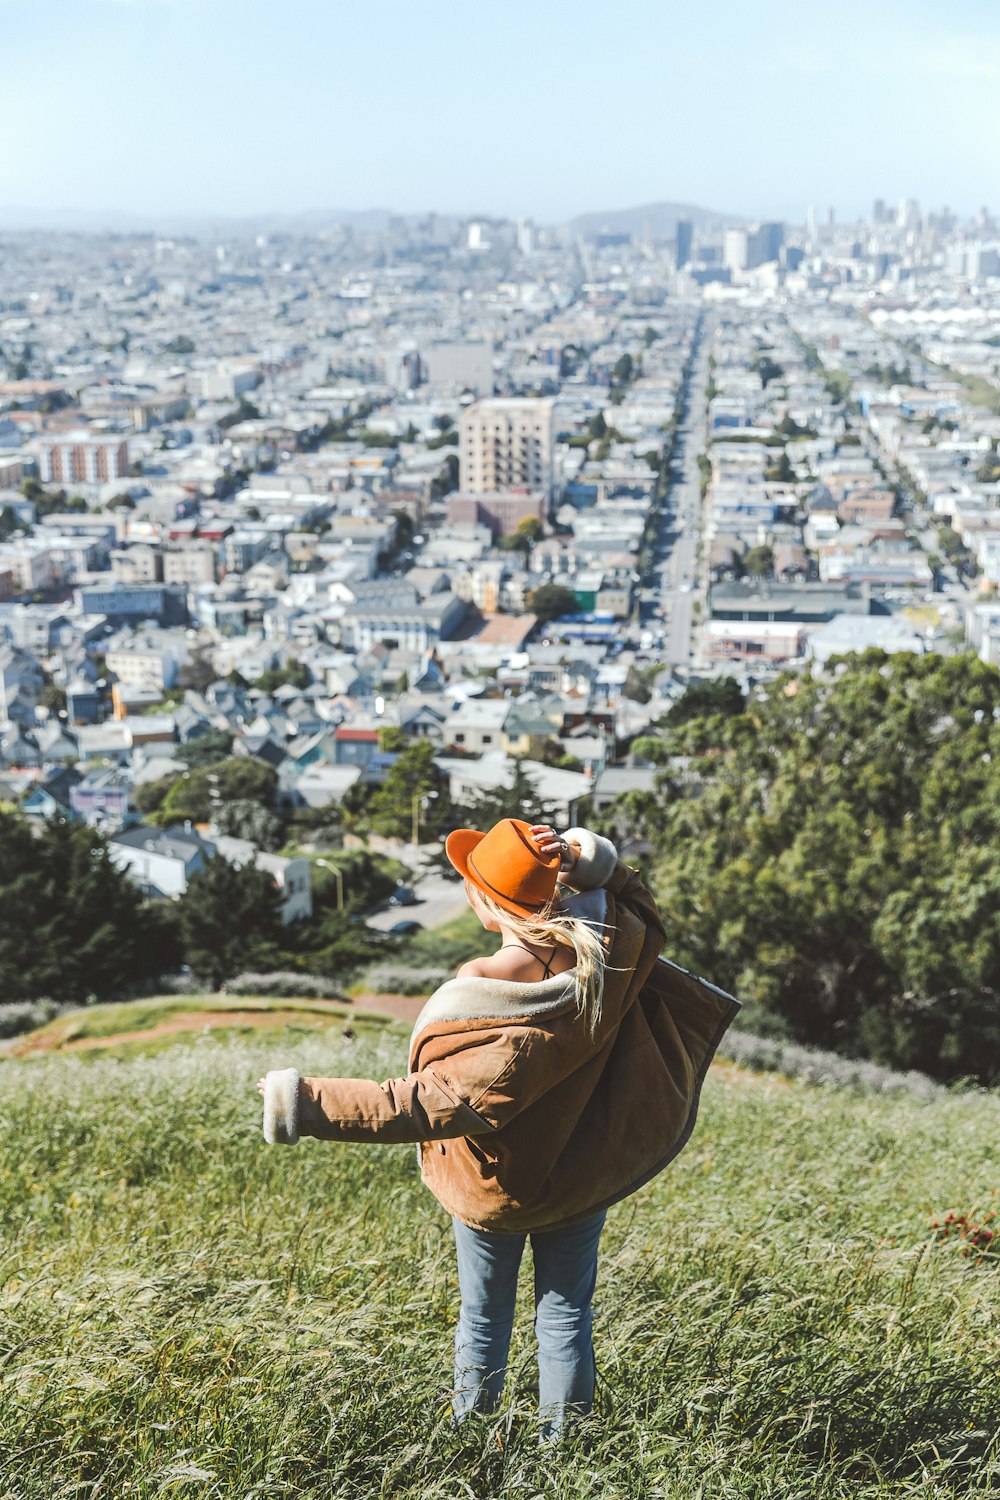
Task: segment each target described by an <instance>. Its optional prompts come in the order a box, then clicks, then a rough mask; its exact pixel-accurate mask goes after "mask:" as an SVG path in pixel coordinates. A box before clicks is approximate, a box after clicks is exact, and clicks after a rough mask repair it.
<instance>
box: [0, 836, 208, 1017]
mask: <svg viewBox="0 0 1000 1500" xmlns="http://www.w3.org/2000/svg"><path fill="white" fill-rule="evenodd" d="M0 901H2V905H3V912H4V920H3V922H2V923H0V994H3V995H4V996H5V997H7V998H13V999H16V998H23V999H33V998H36V997H38V996H41V995H48V996H51V998H52V999H54V1000H60V1001H66V1002H71V1003H76V1004H81V1003H82V1002H83V1001H85V1000H86V999H87V997H88V995H97V996H98V997H99V998H100V999H102V1000H114V999H118V998H119V997H120V996H122V995H123V994H127V993H128V992H129V991H130V990H131V989H133V988H134V987H135V986H137V985H141V984H142V983H144V982H145V981H146V980H148V979H151V978H153V977H155V976H157V975H159V974H161V973H164V972H167V971H168V970H170V969H172V968H174V967H175V966H176V964H177V963H178V962H179V950H178V949H177V947H176V943H175V941H174V933H173V931H172V929H171V924H170V919H169V917H168V916H164V915H157V914H155V913H154V911H153V908H152V907H151V906H150V905H149V904H147V902H146V901H145V900H144V899H143V896H142V894H141V892H140V891H139V889H138V888H137V887H136V886H135V885H134V884H133V883H132V881H131V880H130V879H129V878H128V876H127V875H125V874H124V873H123V872H122V871H121V870H119V869H118V868H117V867H116V866H115V865H114V863H113V862H112V860H111V856H110V853H109V849H108V843H107V840H106V839H104V838H102V836H101V835H100V834H98V833H96V832H95V831H94V830H93V829H91V828H88V827H86V826H85V825H84V824H82V823H70V822H68V821H64V820H62V819H57V820H55V821H53V822H49V823H46V824H45V825H44V827H43V828H42V829H41V831H40V832H37V833H36V832H35V831H33V830H32V828H31V827H30V826H29V824H28V821H27V819H26V818H24V817H23V816H21V814H19V813H2V814H0Z"/></svg>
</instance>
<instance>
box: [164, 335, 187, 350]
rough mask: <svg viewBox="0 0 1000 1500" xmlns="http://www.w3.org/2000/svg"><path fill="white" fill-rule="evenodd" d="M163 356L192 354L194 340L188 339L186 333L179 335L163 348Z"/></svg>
mask: <svg viewBox="0 0 1000 1500" xmlns="http://www.w3.org/2000/svg"><path fill="white" fill-rule="evenodd" d="M163 352H164V354H193V353H194V340H193V339H189V338H188V336H187V334H186V333H179V334H178V335H177V337H176V338H175V339H171V340H170V343H169V344H164V346H163Z"/></svg>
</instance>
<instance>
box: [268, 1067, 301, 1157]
mask: <svg viewBox="0 0 1000 1500" xmlns="http://www.w3.org/2000/svg"><path fill="white" fill-rule="evenodd" d="M264 1139H265V1141H266V1142H267V1144H268V1145H269V1146H295V1145H297V1144H298V1139H299V1074H298V1069H297V1068H275V1069H274V1070H273V1071H272V1072H270V1073H267V1074H266V1075H265V1077H264Z"/></svg>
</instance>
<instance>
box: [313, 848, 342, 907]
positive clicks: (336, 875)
mask: <svg viewBox="0 0 1000 1500" xmlns="http://www.w3.org/2000/svg"><path fill="white" fill-rule="evenodd" d="M316 863H317V864H318V865H319V866H320V867H321V868H322V869H324V870H329V871H330V874H331V875H332V876H333V878H334V880H335V881H336V882H337V910H338V911H343V909H344V877H343V874H342V873H341V871H340V870H338V869H337V866H336V865H331V864H329V863H328V862H327V861H326V860H325V859H318V860H317V861H316Z"/></svg>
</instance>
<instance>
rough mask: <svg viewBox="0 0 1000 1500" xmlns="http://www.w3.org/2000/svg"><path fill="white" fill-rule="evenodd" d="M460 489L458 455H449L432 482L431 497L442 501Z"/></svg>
mask: <svg viewBox="0 0 1000 1500" xmlns="http://www.w3.org/2000/svg"><path fill="white" fill-rule="evenodd" d="M457 489H458V454H457V453H449V454H448V456H447V458H446V459H445V461H444V463H443V464H442V465H441V468H440V469H439V470H438V472H437V475H436V476H435V478H434V479H432V480H431V495H432V496H433V497H434V498H435V499H438V500H440V499H441V498H443V496H445V495H450V494H451V492H452V490H457Z"/></svg>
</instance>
